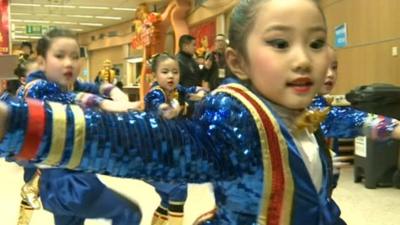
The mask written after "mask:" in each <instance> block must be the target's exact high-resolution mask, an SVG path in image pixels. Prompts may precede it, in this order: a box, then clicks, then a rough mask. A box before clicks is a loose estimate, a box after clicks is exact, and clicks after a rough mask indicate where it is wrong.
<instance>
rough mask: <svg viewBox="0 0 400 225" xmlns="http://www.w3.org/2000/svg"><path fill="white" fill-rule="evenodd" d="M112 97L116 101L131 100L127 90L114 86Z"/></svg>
mask: <svg viewBox="0 0 400 225" xmlns="http://www.w3.org/2000/svg"><path fill="white" fill-rule="evenodd" d="M110 97H111V98H112V99H113V100H114V101H122V102H129V97H128V95H127V94H125V92H123V91H121V90H120V89H119V88H117V87H114V88H113V89H112V90H111V92H110Z"/></svg>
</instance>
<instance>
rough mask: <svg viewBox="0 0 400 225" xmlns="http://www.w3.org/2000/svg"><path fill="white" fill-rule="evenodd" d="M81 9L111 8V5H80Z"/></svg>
mask: <svg viewBox="0 0 400 225" xmlns="http://www.w3.org/2000/svg"><path fill="white" fill-rule="evenodd" d="M79 8H80V9H104V10H107V9H110V8H109V7H103V6H79Z"/></svg>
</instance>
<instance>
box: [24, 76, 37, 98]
mask: <svg viewBox="0 0 400 225" xmlns="http://www.w3.org/2000/svg"><path fill="white" fill-rule="evenodd" d="M39 81H41V79H36V80H33V81H31V82H29V83H27V84H25V86H21V87H23V90H24V97H29V96H27V95H28V91H29V90H30V89H31V88H32V87H33V85H35V84H36V83H38V82H39Z"/></svg>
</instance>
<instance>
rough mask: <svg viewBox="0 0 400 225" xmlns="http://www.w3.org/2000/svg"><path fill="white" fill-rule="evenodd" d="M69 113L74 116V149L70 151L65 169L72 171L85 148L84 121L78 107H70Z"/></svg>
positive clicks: (77, 164) (78, 162)
mask: <svg viewBox="0 0 400 225" xmlns="http://www.w3.org/2000/svg"><path fill="white" fill-rule="evenodd" d="M70 107H71V111H72V113H73V114H74V124H75V126H74V127H75V130H74V147H73V149H72V154H71V159H70V161H69V162H68V165H67V168H68V169H74V168H76V167H78V166H79V164H80V163H81V160H82V155H83V150H84V148H85V137H86V121H85V115H84V114H83V111H82V109H81V108H80V107H79V106H76V105H71V106H70Z"/></svg>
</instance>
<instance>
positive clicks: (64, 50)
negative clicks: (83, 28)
mask: <svg viewBox="0 0 400 225" xmlns="http://www.w3.org/2000/svg"><path fill="white" fill-rule="evenodd" d="M43 67H44V72H45V73H46V76H47V78H48V79H49V80H51V81H53V82H56V83H58V84H59V85H61V86H63V87H69V86H70V85H72V84H73V83H74V82H75V80H76V78H77V77H78V74H79V71H80V61H79V46H78V43H77V42H76V40H74V39H72V38H65V37H59V38H54V39H53V40H52V41H51V43H50V47H49V49H48V50H47V52H46V58H45V59H44V62H43Z"/></svg>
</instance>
